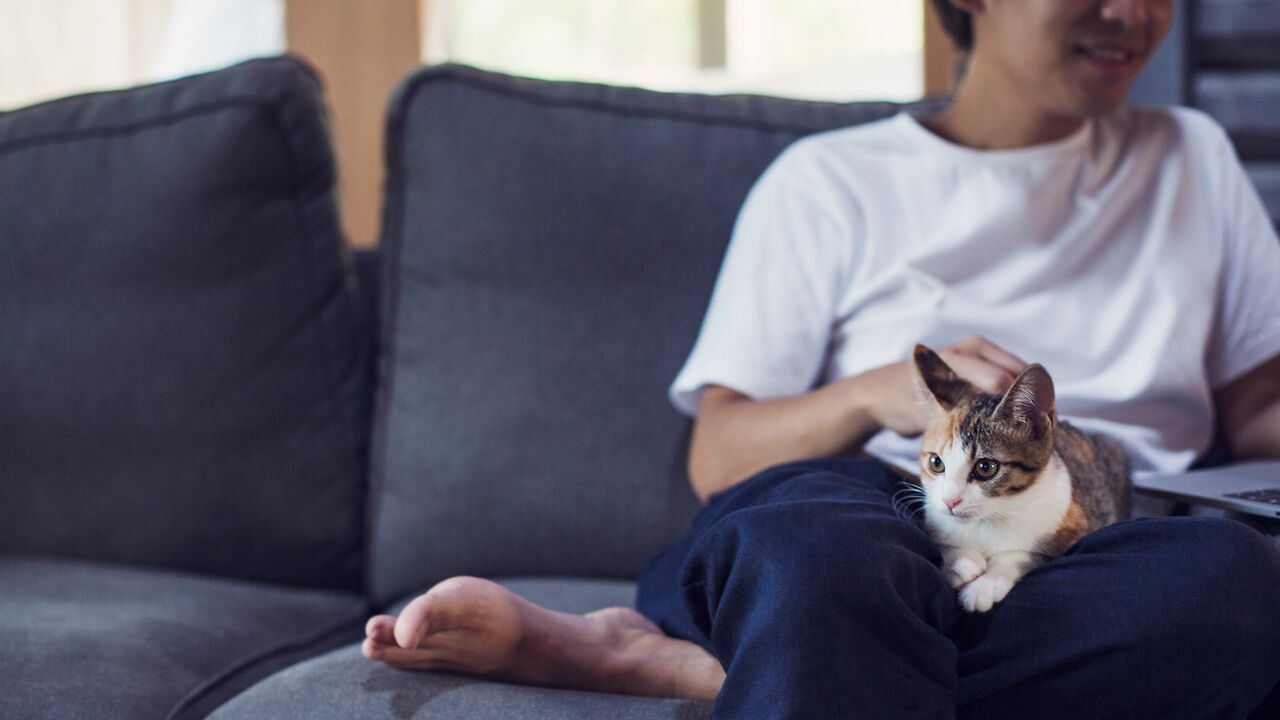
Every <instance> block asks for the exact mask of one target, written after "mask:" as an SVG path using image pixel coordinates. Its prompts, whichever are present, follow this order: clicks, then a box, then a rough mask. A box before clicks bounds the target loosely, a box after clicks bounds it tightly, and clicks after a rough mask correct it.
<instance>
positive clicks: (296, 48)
mask: <svg viewBox="0 0 1280 720" xmlns="http://www.w3.org/2000/svg"><path fill="white" fill-rule="evenodd" d="M419 12H420V3H419V0H377V1H376V2H352V0H285V44H286V46H287V47H288V48H289V50H290V51H291V52H294V53H297V54H298V55H301V56H303V57H305V58H306V59H307V60H308V61H309V62H311V63H312V64H313V65H315V67H316V68H317V69H318V70H319V71H320V74H321V76H322V77H323V78H324V81H325V90H326V94H327V97H328V104H329V111H330V115H331V117H332V123H333V125H332V127H333V140H334V147H335V149H336V154H337V159H338V187H339V193H340V194H339V199H340V204H341V211H342V220H343V226H344V228H345V230H346V233H347V239H348V240H349V241H350V242H351V244H352V245H355V246H357V247H369V246H372V245H374V244H376V243H377V241H378V227H379V218H380V215H381V212H382V181H383V158H382V142H383V123H384V122H385V119H386V113H387V103H388V101H389V100H390V98H391V93H392V90H393V89H394V88H395V86H396V83H398V82H399V81H400V80H401V79H402V78H403V77H404V76H405V74H406V73H408V72H409V70H411V69H412V68H413V67H414V66H415V65H417V64H418V63H419V62H420V61H419V58H420V57H421V51H422V45H421V39H420V36H419V33H420V31H421V27H422V26H421V19H420V15H419Z"/></svg>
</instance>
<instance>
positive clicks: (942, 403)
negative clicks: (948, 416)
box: [911, 344, 975, 411]
mask: <svg viewBox="0 0 1280 720" xmlns="http://www.w3.org/2000/svg"><path fill="white" fill-rule="evenodd" d="M911 358H912V360H913V362H912V364H911V365H912V367H913V368H914V369H915V378H916V388H917V389H918V390H919V391H920V395H921V396H922V397H923V398H925V399H926V400H929V401H931V402H934V403H936V404H937V405H938V407H940V408H942V409H943V410H944V411H950V410H951V409H952V408H954V407H955V406H956V405H959V404H960V403H961V402H963V401H964V400H965V399H966V398H969V397H971V396H972V395H973V394H974V392H975V389H974V387H973V386H972V385H970V384H969V382H968V381H967V380H965V379H963V378H961V377H960V376H959V375H957V374H956V372H955V371H954V370H952V369H951V366H950V365H948V364H947V363H946V361H944V360H943V359H942V358H941V357H939V356H938V353H936V352H934V351H932V350H930V349H929V348H927V347H925V346H924V345H919V344H917V345H916V348H915V350H914V351H912V353H911Z"/></svg>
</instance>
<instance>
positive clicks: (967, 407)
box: [914, 345, 1132, 612]
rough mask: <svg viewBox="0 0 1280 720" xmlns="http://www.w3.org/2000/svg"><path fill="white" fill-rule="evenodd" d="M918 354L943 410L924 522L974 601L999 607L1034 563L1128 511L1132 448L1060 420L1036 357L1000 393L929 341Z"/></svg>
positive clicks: (931, 456)
mask: <svg viewBox="0 0 1280 720" xmlns="http://www.w3.org/2000/svg"><path fill="white" fill-rule="evenodd" d="M914 360H915V362H914V367H915V374H916V380H917V382H918V384H919V386H920V389H921V393H922V394H923V395H924V396H925V397H926V398H927V400H928V402H930V403H932V404H933V405H934V407H935V409H936V414H935V415H934V418H933V420H932V422H931V423H930V425H929V428H928V429H927V430H926V431H925V433H924V442H923V446H922V450H921V453H920V486H921V487H922V488H923V500H924V522H925V527H926V528H927V530H928V532H929V534H930V535H931V536H932V537H933V540H934V542H935V543H937V545H938V547H939V549H940V550H941V551H942V557H943V571H944V572H945V573H946V575H947V579H948V580H949V581H950V582H951V585H952V586H953V587H955V588H957V589H958V590H959V591H960V602H961V604H962V605H963V606H964V608H965V610H968V611H970V612H986V611H988V610H990V609H991V608H992V607H993V606H994V605H995V604H996V603H998V602H1000V601H1001V600H1003V599H1004V597H1005V596H1006V595H1008V593H1009V590H1010V589H1011V588H1013V585H1014V583H1016V582H1018V580H1019V579H1020V578H1021V577H1022V576H1023V575H1025V574H1026V573H1027V572H1028V571H1030V570H1031V569H1032V568H1033V567H1035V566H1037V565H1039V564H1041V563H1043V562H1046V561H1048V560H1050V559H1052V558H1055V557H1057V556H1059V555H1061V554H1062V553H1063V552H1064V551H1066V549H1067V548H1068V547H1070V546H1071V544H1072V543H1074V542H1075V541H1077V540H1079V539H1080V538H1082V537H1084V536H1085V535H1086V534H1088V533H1089V532H1092V531H1094V530H1097V529H1098V528H1101V527H1104V526H1106V525H1110V524H1112V523H1114V522H1117V521H1120V520H1123V519H1125V518H1127V517H1128V516H1129V508H1130V502H1131V497H1132V483H1131V481H1130V478H1129V465H1128V456H1127V454H1126V453H1125V450H1124V448H1123V447H1122V446H1120V444H1119V443H1117V442H1115V441H1113V440H1110V439H1107V438H1103V437H1100V436H1096V435H1088V434H1085V433H1083V432H1081V431H1080V430H1078V429H1076V428H1074V427H1072V426H1071V425H1070V424H1068V423H1066V422H1060V421H1058V420H1057V418H1056V416H1055V413H1054V392H1053V380H1052V379H1051V378H1050V377H1049V373H1048V372H1047V371H1046V370H1045V369H1044V368H1043V367H1042V366H1040V365H1030V366H1028V367H1027V368H1026V369H1025V370H1023V371H1022V373H1021V374H1020V375H1019V376H1018V378H1017V380H1015V381H1014V382H1013V384H1012V385H1011V386H1010V387H1009V389H1008V390H1007V391H1006V392H1005V393H1004V395H1003V396H1000V395H991V394H988V393H984V392H982V391H980V390H979V389H978V388H976V387H974V386H973V385H972V384H970V383H969V382H967V381H966V380H964V379H962V378H961V377H960V376H958V375H957V374H956V373H955V372H954V371H953V370H952V369H951V368H950V367H949V366H948V365H947V364H946V362H944V361H943V360H942V358H941V357H939V356H938V355H937V353H935V352H933V351H932V350H930V349H929V348H927V347H925V346H923V345H917V346H916V348H915V352H914Z"/></svg>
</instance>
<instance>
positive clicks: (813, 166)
mask: <svg viewBox="0 0 1280 720" xmlns="http://www.w3.org/2000/svg"><path fill="white" fill-rule="evenodd" d="M908 123H910V120H909V119H907V118H906V117H904V116H903V115H902V114H897V115H892V116H889V117H886V118H882V119H879V120H872V121H869V122H864V123H859V124H857V125H849V126H845V127H840V128H836V129H833V130H823V131H820V132H816V133H812V134H810V135H805V136H803V137H801V138H799V139H797V140H796V141H795V142H793V143H791V144H790V145H789V146H787V147H786V148H785V149H784V150H783V151H782V153H781V154H780V155H779V156H778V157H777V158H776V159H775V160H774V163H773V164H774V166H775V167H774V170H775V171H776V172H781V173H783V174H786V175H789V176H791V177H793V178H797V179H801V178H803V179H809V180H813V179H815V176H819V177H820V176H824V175H827V174H828V173H829V171H830V170H832V169H833V168H837V167H838V168H841V169H842V170H843V171H847V170H848V169H849V168H856V167H859V166H866V165H867V164H869V163H871V162H872V161H875V160H890V159H894V158H901V157H902V156H903V155H904V154H907V153H911V152H914V151H915V150H916V149H918V148H917V147H915V146H914V144H913V142H912V138H911V133H910V132H909V130H910V128H909V127H907V125H908ZM842 174H843V173H842Z"/></svg>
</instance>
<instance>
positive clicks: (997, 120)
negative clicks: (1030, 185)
mask: <svg viewBox="0 0 1280 720" xmlns="http://www.w3.org/2000/svg"><path fill="white" fill-rule="evenodd" d="M993 75H994V73H991V72H988V71H986V70H985V68H983V66H982V65H980V64H978V63H974V64H973V65H971V66H970V68H969V70H968V72H967V73H966V76H965V78H964V80H963V81H962V82H961V84H960V88H959V90H957V91H956V95H955V100H954V101H953V102H952V103H951V106H950V107H948V108H947V109H946V110H945V111H943V112H942V113H940V114H938V115H935V116H934V117H932V118H929V119H928V120H926V121H925V125H926V126H927V127H928V128H929V129H930V130H932V131H933V132H935V133H937V134H939V135H941V136H942V137H944V138H946V139H947V140H950V141H951V142H954V143H956V144H958V145H964V146H966V147H971V148H975V149H978V150H1011V149H1016V148H1024V147H1031V146H1033V145H1042V144H1044V143H1049V142H1053V141H1055V140H1061V139H1062V138H1065V137H1067V136H1068V135H1070V134H1072V133H1073V132H1075V131H1076V130H1078V129H1080V126H1081V125H1083V124H1084V123H1085V118H1082V117H1074V116H1067V115H1057V114H1053V113H1049V112H1047V111H1045V110H1044V109H1043V108H1040V107H1036V106H1035V105H1033V104H1032V103H1031V102H1029V101H1028V99H1027V98H1025V97H1023V96H1022V95H1021V94H1019V93H1018V92H1016V91H1011V90H1010V89H1009V85H1008V84H1007V83H1003V82H1001V81H999V80H998V79H996V78H994V77H993Z"/></svg>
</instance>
